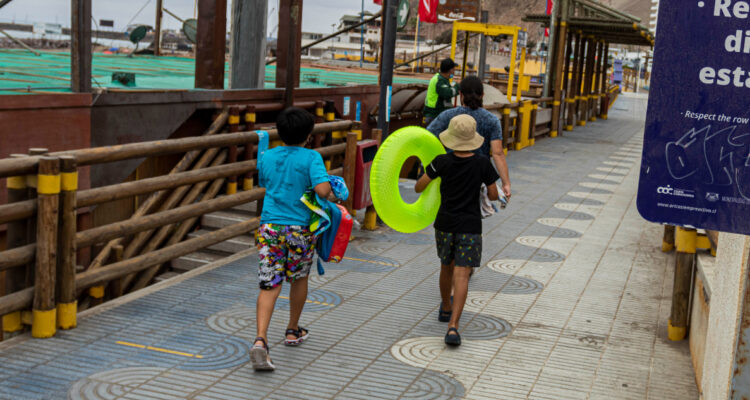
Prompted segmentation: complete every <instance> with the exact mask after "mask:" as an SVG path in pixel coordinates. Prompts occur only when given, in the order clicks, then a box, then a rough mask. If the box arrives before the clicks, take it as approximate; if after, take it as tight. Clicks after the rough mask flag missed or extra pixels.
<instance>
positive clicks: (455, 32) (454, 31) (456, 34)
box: [451, 21, 458, 60]
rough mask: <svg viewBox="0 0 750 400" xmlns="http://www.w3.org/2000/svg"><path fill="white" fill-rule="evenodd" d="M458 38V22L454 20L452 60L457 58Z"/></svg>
mask: <svg viewBox="0 0 750 400" xmlns="http://www.w3.org/2000/svg"><path fill="white" fill-rule="evenodd" d="M457 38H458V23H457V22H456V21H453V31H452V33H451V60H455V59H456V39H457Z"/></svg>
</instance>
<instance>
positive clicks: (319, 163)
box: [310, 153, 334, 201]
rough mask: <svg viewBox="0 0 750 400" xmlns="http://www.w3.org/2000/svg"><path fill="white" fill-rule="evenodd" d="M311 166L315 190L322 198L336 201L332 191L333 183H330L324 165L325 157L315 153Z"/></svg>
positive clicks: (311, 179) (311, 177)
mask: <svg viewBox="0 0 750 400" xmlns="http://www.w3.org/2000/svg"><path fill="white" fill-rule="evenodd" d="M311 164H312V165H311V166H310V182H312V185H313V190H314V191H315V193H317V194H318V196H320V198H322V199H327V200H329V201H334V200H333V198H334V196H333V190H332V189H331V182H329V181H328V171H326V166H325V164H324V163H323V157H321V156H320V154H317V153H315V154H314V155H313V159H312V163H311Z"/></svg>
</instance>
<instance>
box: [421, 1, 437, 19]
mask: <svg viewBox="0 0 750 400" xmlns="http://www.w3.org/2000/svg"><path fill="white" fill-rule="evenodd" d="M437 8H438V0H419V20H420V21H422V22H428V23H431V24H434V23H437V22H438V14H437Z"/></svg>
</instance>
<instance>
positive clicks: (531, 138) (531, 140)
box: [529, 104, 539, 146]
mask: <svg viewBox="0 0 750 400" xmlns="http://www.w3.org/2000/svg"><path fill="white" fill-rule="evenodd" d="M537 110H539V104H532V105H531V118H529V146H533V145H534V144H535V143H536V139H535V132H536V116H537Z"/></svg>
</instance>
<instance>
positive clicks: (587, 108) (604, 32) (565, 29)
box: [524, 0, 654, 134]
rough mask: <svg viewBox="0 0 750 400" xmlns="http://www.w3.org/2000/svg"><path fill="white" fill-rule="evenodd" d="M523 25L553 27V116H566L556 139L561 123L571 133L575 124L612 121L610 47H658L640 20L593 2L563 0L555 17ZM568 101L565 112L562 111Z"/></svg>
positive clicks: (529, 18)
mask: <svg viewBox="0 0 750 400" xmlns="http://www.w3.org/2000/svg"><path fill="white" fill-rule="evenodd" d="M524 21H527V22H538V23H540V24H541V25H542V26H543V27H546V28H550V36H551V42H552V46H550V53H551V55H552V62H551V65H552V66H553V69H552V70H551V71H550V72H551V73H550V75H551V78H552V79H551V80H550V88H551V91H552V95H553V96H554V101H553V111H552V114H553V115H555V116H557V115H560V111H562V113H563V115H562V118H560V119H558V118H554V119H553V121H552V128H551V129H552V131H553V132H554V133H555V134H557V131H558V129H559V127H560V124H561V122H560V120H563V121H564V122H563V124H564V128H565V130H566V131H570V130H573V127H574V126H575V125H581V126H583V125H586V121H595V120H596V118H597V116H598V117H600V118H603V119H607V110H608V109H609V98H610V96H609V95H608V94H609V93H610V91H611V90H612V88H610V87H609V85H608V79H607V77H608V73H607V71H608V67H609V66H608V65H607V62H606V60H607V58H608V54H609V45H610V44H622V45H636V46H649V47H653V45H654V36H653V34H652V33H651V32H650V31H649V30H648V28H646V27H644V26H643V25H641V24H640V22H641V20H640V18H638V17H635V16H632V15H630V14H627V13H624V12H622V11H619V10H616V9H614V8H612V7H608V6H605V5H604V4H601V3H599V2H597V1H594V0H560V1H559V2H557V3H556V4H555V10H554V12H553V16H549V15H544V14H542V15H539V14H529V15H526V17H524ZM615 90H616V89H615ZM563 99H564V102H565V107H564V108H563V109H562V110H561V109H560V107H561V105H562V102H563Z"/></svg>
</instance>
